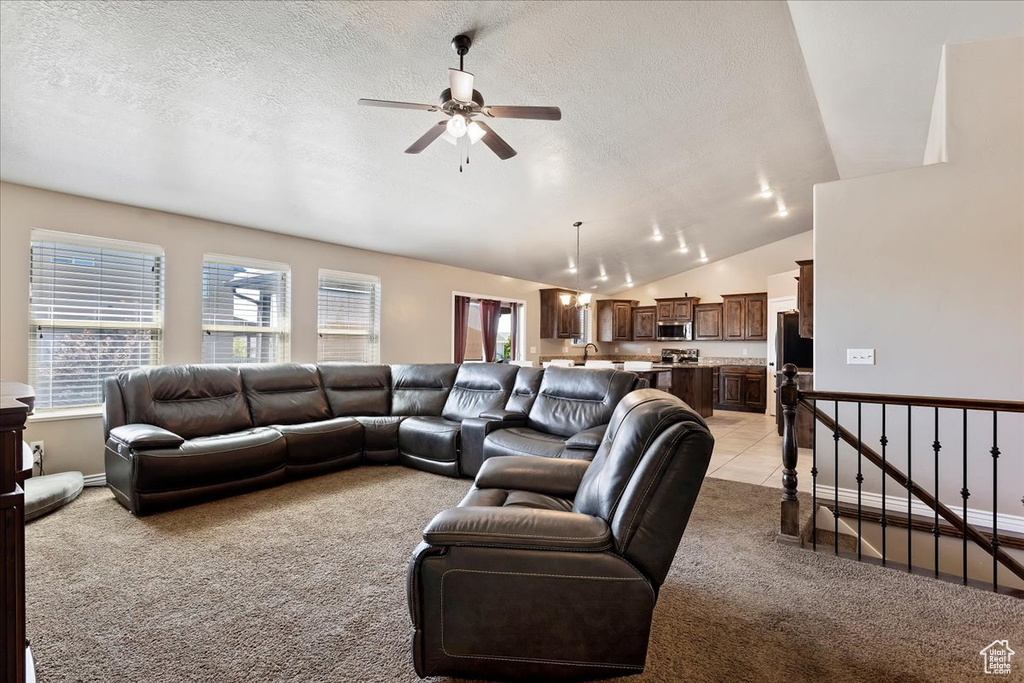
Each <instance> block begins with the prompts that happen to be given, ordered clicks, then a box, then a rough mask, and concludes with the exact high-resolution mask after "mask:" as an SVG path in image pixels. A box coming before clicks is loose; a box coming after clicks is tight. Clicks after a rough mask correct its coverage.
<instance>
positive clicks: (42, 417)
mask: <svg viewBox="0 0 1024 683" xmlns="http://www.w3.org/2000/svg"><path fill="white" fill-rule="evenodd" d="M94 417H103V406H87V407H85V408H66V409H64V410H40V411H38V412H36V413H33V414H32V415H29V416H28V421H29V423H30V424H31V423H34V422H55V421H57V420H87V419H90V418H94Z"/></svg>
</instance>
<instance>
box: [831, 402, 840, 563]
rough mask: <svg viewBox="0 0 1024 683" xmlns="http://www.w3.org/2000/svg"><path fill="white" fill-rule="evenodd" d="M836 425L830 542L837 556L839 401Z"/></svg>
mask: <svg viewBox="0 0 1024 683" xmlns="http://www.w3.org/2000/svg"><path fill="white" fill-rule="evenodd" d="M835 411H836V424H835V430H833V432H832V441H833V442H835V464H834V467H835V469H834V470H833V471H832V481H833V493H832V520H833V525H832V535H833V537H834V538H833V539H832V541H833V542H834V544H835V553H836V555H838V554H839V401H836V402H835Z"/></svg>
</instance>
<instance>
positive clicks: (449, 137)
mask: <svg viewBox="0 0 1024 683" xmlns="http://www.w3.org/2000/svg"><path fill="white" fill-rule="evenodd" d="M441 139H442V140H444V141H445V142H447V143H448V144H449V145H458V144H459V140H458V138H456V137H454V136H452V135H451V133H449V132H448V131H447V129H446V130H445V131H444V132H443V133H441Z"/></svg>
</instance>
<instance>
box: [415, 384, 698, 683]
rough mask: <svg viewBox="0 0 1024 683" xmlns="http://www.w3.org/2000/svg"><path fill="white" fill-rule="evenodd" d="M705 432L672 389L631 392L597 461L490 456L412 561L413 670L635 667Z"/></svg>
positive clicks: (557, 671)
mask: <svg viewBox="0 0 1024 683" xmlns="http://www.w3.org/2000/svg"><path fill="white" fill-rule="evenodd" d="M713 446H714V439H713V438H712V436H711V433H710V432H709V431H708V428H707V426H706V424H705V423H704V421H703V420H702V419H701V417H700V416H699V415H697V414H696V413H694V412H693V411H692V410H690V409H689V408H688V407H687V406H686V404H685V403H683V402H682V401H680V400H679V399H677V398H675V397H673V396H671V395H669V394H666V393H664V392H662V391H658V390H655V389H644V390H640V391H635V392H633V393H631V394H630V395H629V396H627V397H626V398H625V399H623V400H622V402H621V403H619V404H618V406H617V407H616V408H615V412H614V415H613V416H612V418H611V423H610V424H609V426H608V429H607V433H606V434H605V436H604V438H603V440H602V442H601V445H600V447H599V449H598V451H597V455H596V456H595V457H594V460H593V462H587V461H583V460H568V459H548V458H521V457H496V458H490V459H488V460H486V461H485V462H484V463H483V466H482V467H481V469H480V472H479V474H478V475H477V477H476V480H475V483H474V486H473V488H471V489H470V491H469V493H468V494H467V495H466V497H465V499H464V500H463V501H462V503H460V505H459V507H456V508H452V509H450V510H446V511H444V512H442V513H440V514H439V515H437V516H436V517H435V518H434V519H433V521H431V522H430V524H429V525H428V526H427V527H426V529H425V530H424V532H423V539H424V542H423V543H421V544H420V545H419V546H418V547H417V548H416V550H415V551H414V552H413V556H412V558H411V559H410V562H409V573H408V597H409V607H410V612H411V616H412V621H413V627H414V634H413V659H414V662H415V666H416V672H417V673H418V674H419V675H420V676H421V677H423V676H439V675H447V676H465V677H482V678H499V679H502V678H520V679H524V678H525V679H535V680H536V679H566V678H572V679H579V678H603V677H611V676H616V675H624V674H635V673H639V672H641V671H643V668H644V664H645V660H646V655H647V643H648V638H649V635H650V628H651V617H652V614H653V610H654V605H655V602H656V600H657V596H658V590H659V587H660V586H661V584H662V582H663V581H664V580H665V577H666V575H667V574H668V570H669V566H670V565H671V562H672V559H673V557H674V556H675V553H676V550H677V548H678V545H679V541H680V539H681V537H682V534H683V530H684V529H685V527H686V523H687V521H688V519H689V517H690V512H691V511H692V509H693V505H694V502H695V500H696V498H697V494H698V492H699V490H700V486H701V483H702V481H703V478H704V474H705V472H706V471H707V467H708V463H709V461H710V459H711V451H712V448H713Z"/></svg>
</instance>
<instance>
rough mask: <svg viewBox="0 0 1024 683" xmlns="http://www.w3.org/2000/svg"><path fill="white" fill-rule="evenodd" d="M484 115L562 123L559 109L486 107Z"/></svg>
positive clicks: (497, 117)
mask: <svg viewBox="0 0 1024 683" xmlns="http://www.w3.org/2000/svg"><path fill="white" fill-rule="evenodd" d="M483 113H484V114H485V115H486V116H490V117H492V118H496V119H539V120H541V121H561V120H562V110H561V109H559V108H558V107H504V106H494V107H484V108H483Z"/></svg>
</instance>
